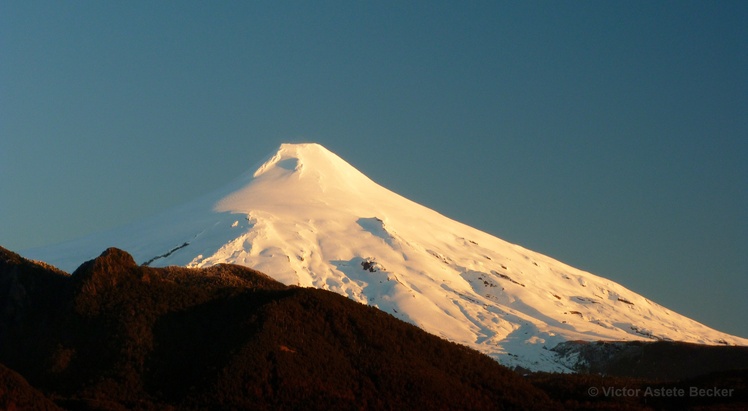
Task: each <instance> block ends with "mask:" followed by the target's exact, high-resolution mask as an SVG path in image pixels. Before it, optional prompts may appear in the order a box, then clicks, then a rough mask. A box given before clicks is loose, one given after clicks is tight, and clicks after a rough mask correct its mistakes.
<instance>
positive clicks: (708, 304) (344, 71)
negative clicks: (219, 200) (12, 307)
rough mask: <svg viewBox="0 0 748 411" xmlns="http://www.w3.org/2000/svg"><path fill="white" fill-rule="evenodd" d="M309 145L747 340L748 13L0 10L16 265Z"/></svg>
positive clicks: (428, 7)
mask: <svg viewBox="0 0 748 411" xmlns="http://www.w3.org/2000/svg"><path fill="white" fill-rule="evenodd" d="M466 3H467V4H466ZM308 141H313V142H318V143H321V144H322V145H324V146H326V147H327V148H328V149H330V150H332V151H333V152H335V153H337V154H339V155H340V156H341V157H343V158H344V159H345V160H347V161H348V162H349V163H351V164H352V165H353V166H355V167H357V168H358V169H359V170H361V171H362V172H364V173H365V174H367V175H368V176H369V177H371V178H372V179H373V180H374V181H376V182H378V183H379V184H381V185H383V186H385V187H387V188H389V189H391V190H393V191H395V192H397V193H399V194H402V195H404V196H405V197H408V198H410V199H412V200H414V201H417V202H419V203H421V204H424V205H426V206H428V207H430V208H432V209H435V210H437V211H439V212H441V213H442V214H445V215H447V216H448V217H451V218H453V219H456V220H459V221H462V222H464V223H467V224H469V225H472V226H474V227H476V228H479V229H482V230H484V231H487V232H489V233H491V234H494V235H496V236H498V237H501V238H503V239H505V240H507V241H510V242H513V243H517V244H520V245H523V246H525V247H527V248H530V249H533V250H535V251H539V252H542V253H544V254H547V255H550V256H552V257H554V258H557V259H559V260H561V261H563V262H566V263H568V264H570V265H573V266H576V267H578V268H582V269H585V270H588V271H591V272H593V273H595V274H598V275H601V276H604V277H607V278H610V279H612V280H614V281H616V282H618V283H620V284H622V285H624V286H626V287H628V288H630V289H632V290H634V291H636V292H638V293H640V294H643V295H644V296H646V297H648V298H650V299H652V300H654V301H656V302H658V303H660V304H662V305H664V306H666V307H668V308H671V309H673V310H675V311H678V312H680V313H682V314H684V315H687V316H689V317H691V318H694V319H696V320H698V321H700V322H703V323H705V324H707V325H709V326H711V327H714V328H717V329H719V330H721V331H726V332H730V333H733V334H737V335H740V336H742V337H748V320H746V319H745V314H746V313H747V312H748V297H747V296H746V293H747V292H748V164H747V163H748V2H745V1H723V2H719V1H708V2H688V1H678V2H654V1H644V2H629V1H627V2H614V1H602V2H552V1H547V2H530V1H523V2H499V1H488V2H479V1H474V2H462V1H454V2H437V1H425V2H404V1H393V2H384V1H377V2H359V1H340V2H308V1H303V2H282V1H269V2H259V1H252V2H188V1H179V2H153V1H145V2H136V1H127V2H114V1H83V2H79V1H65V2H59V1H48V2H47V1H26V0H24V1H8V0H0V173H1V174H0V176H2V178H1V179H0V245H2V246H4V247H7V248H10V249H12V250H16V251H22V250H23V249H25V248H30V247H35V246H40V245H45V244H50V243H56V242H60V241H64V240H68V239H72V238H75V237H79V236H82V235H85V234H88V233H91V232H95V231H100V230H104V229H107V228H111V227H114V226H117V225H121V224H125V223H128V222H132V221H136V220H139V219H141V218H143V217H146V216H149V215H152V214H154V213H156V212H159V211H162V210H164V209H166V208H168V207H170V206H173V205H176V204H180V203H183V202H185V201H188V200H190V199H192V198H194V197H196V196H199V195H201V194H204V193H206V192H209V191H211V190H212V189H213V188H216V187H218V186H221V185H223V184H224V183H226V182H228V181H229V180H231V179H233V178H234V177H235V176H237V175H239V174H241V173H243V172H244V171H247V170H248V169H249V168H251V167H252V166H253V165H255V164H256V163H257V162H258V161H260V160H262V159H263V158H264V156H266V155H267V154H269V153H271V152H272V151H273V150H275V149H276V148H277V146H278V145H279V144H281V143H283V142H308Z"/></svg>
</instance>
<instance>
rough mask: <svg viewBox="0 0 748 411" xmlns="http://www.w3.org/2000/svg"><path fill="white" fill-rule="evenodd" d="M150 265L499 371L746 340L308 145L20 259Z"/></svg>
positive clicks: (288, 147) (70, 265)
mask: <svg viewBox="0 0 748 411" xmlns="http://www.w3.org/2000/svg"><path fill="white" fill-rule="evenodd" d="M110 246H116V247H119V248H122V249H124V250H127V251H129V252H131V253H132V254H133V255H134V257H135V258H136V260H137V261H138V262H139V263H143V264H150V265H153V266H166V265H185V266H189V267H202V266H206V265H213V264H219V263H234V264H241V265H246V266H249V267H252V268H255V269H257V270H260V271H262V272H265V273H267V274H268V275H270V276H272V277H274V278H276V279H278V280H280V281H282V282H283V283H285V284H298V285H301V286H313V287H318V288H324V289H328V290H332V291H335V292H338V293H340V294H343V295H346V296H348V297H350V298H351V299H353V300H356V301H360V302H362V303H366V304H370V305H373V306H376V307H379V308H380V309H382V310H384V311H386V312H389V313H391V314H393V315H394V316H396V317H399V318H401V319H403V320H405V321H408V322H411V323H413V324H416V325H418V326H419V327H421V328H423V329H425V330H426V331H429V332H431V333H433V334H436V335H439V336H441V337H444V338H447V339H449V340H452V341H455V342H459V343H462V344H465V345H468V346H471V347H473V348H476V349H478V350H480V351H482V352H484V353H486V354H489V355H491V356H493V357H494V358H497V359H498V360H499V361H500V362H502V363H504V364H507V365H510V366H511V365H521V366H524V367H527V368H531V369H536V370H556V371H562V370H564V367H563V366H562V365H559V363H558V362H557V361H556V360H557V359H556V358H555V354H554V353H553V352H551V351H549V350H548V348H552V347H554V346H555V345H556V344H557V343H559V342H562V341H566V340H577V339H582V340H601V339H602V340H652V339H672V340H678V341H688V342H697V343H705V344H738V345H748V340H746V339H742V338H739V337H734V336H730V335H728V334H724V333H721V332H718V331H715V330H713V329H711V328H708V327H706V326H704V325H702V324H699V323H697V322H695V321H693V320H690V319H688V318H686V317H684V316H682V315H679V314H677V313H675V312H672V311H670V310H668V309H666V308H664V307H662V306H660V305H658V304H656V303H654V302H652V301H649V300H648V299H646V298H644V297H642V296H640V295H638V294H636V293H634V292H632V291H630V290H628V289H626V288H624V287H622V286H621V285H619V284H616V283H614V282H612V281H609V280H606V279H605V278H601V277H598V276H595V275H593V274H590V273H587V272H584V271H581V270H578V269H575V268H573V267H570V266H568V265H566V264H563V263H561V262H559V261H556V260H554V259H552V258H549V257H546V256H544V255H542V254H538V253H536V252H533V251H530V250H526V249H524V248H522V247H520V246H517V245H513V244H510V243H507V242H505V241H503V240H501V239H499V238H496V237H493V236H491V235H489V234H486V233H484V232H482V231H479V230H476V229H475V228H472V227H469V226H466V225H464V224H461V223H458V222H456V221H453V220H450V219H449V218H446V217H444V216H442V215H441V214H439V213H437V212H435V211H433V210H430V209H428V208H426V207H423V206H421V205H419V204H416V203H414V202H412V201H410V200H408V199H406V198H403V197H401V196H399V195H397V194H395V193H393V192H391V191H389V190H387V189H385V188H383V187H381V186H379V185H377V184H376V183H374V182H373V181H371V180H370V179H369V178H367V177H366V176H365V175H363V174H362V173H361V172H359V171H358V170H356V169H355V168H354V167H352V166H351V165H349V164H348V163H346V162H345V161H344V160H342V159H341V158H340V157H338V156H337V155H335V154H333V153H332V152H330V151H328V150H327V149H325V148H324V147H322V146H320V145H317V144H284V145H282V146H281V147H280V149H279V150H278V151H277V153H274V154H273V155H271V156H269V158H268V159H267V160H266V161H265V162H263V163H262V164H261V165H260V166H259V168H257V169H256V171H254V172H253V173H251V174H247V175H245V176H242V177H240V178H239V179H238V180H236V181H234V182H233V183H232V184H230V185H229V186H227V187H225V188H224V189H222V190H219V191H217V192H215V193H212V194H210V195H207V196H205V197H203V198H202V199H199V200H197V201H195V202H193V203H190V204H187V205H185V206H183V207H180V208H176V209H173V210H170V211H168V212H166V213H164V214H162V215H159V216H156V217H154V218H152V219H149V220H147V221H144V222H141V223H139V224H135V225H131V226H127V227H124V228H121V229H118V230H114V231H111V232H107V233H104V234H100V235H96V236H92V237H87V238H84V239H81V240H78V241H75V242H70V243H65V244H62V245H59V246H56V247H48V248H44V249H37V250H29V251H27V252H26V253H25V254H26V255H27V256H28V257H30V258H36V259H40V260H44V261H46V262H49V263H51V264H54V265H56V266H58V267H60V268H62V269H65V270H68V271H72V270H74V269H75V268H76V266H77V265H79V264H80V263H81V262H83V261H85V260H88V259H91V258H93V257H95V256H96V255H98V254H99V253H101V252H102V251H103V250H104V249H105V248H107V247H110Z"/></svg>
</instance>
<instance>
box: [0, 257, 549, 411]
mask: <svg viewBox="0 0 748 411" xmlns="http://www.w3.org/2000/svg"><path fill="white" fill-rule="evenodd" d="M0 363H2V364H4V365H5V366H7V367H8V368H10V370H9V369H7V368H5V367H1V368H0V371H2V373H0V377H2V378H3V381H13V383H12V384H11V383H7V384H6V385H5V389H4V390H1V391H0V406H4V407H5V408H6V409H8V408H12V407H13V406H18V407H20V408H24V407H27V408H28V407H31V408H37V406H36V405H29V404H42V405H39V407H47V408H48V409H55V407H56V406H59V407H62V408H64V409H81V410H117V409H416V408H418V409H539V408H540V409H543V408H545V409H547V408H555V407H556V403H555V402H552V401H551V400H550V399H549V397H548V396H547V395H546V394H545V393H544V392H543V391H542V390H540V389H538V388H535V387H534V386H533V385H531V384H530V382H529V381H527V380H526V379H523V378H522V377H520V376H519V375H518V374H516V373H514V372H512V371H510V370H508V369H506V368H505V367H503V366H501V365H499V364H498V363H496V362H495V361H493V360H491V359H490V358H488V357H486V356H484V355H482V354H480V353H478V352H476V351H473V350H470V349H467V348H465V347H463V346H460V345H456V344H453V343H450V342H447V341H444V340H442V339H439V338H437V337H435V336H432V335H430V334H427V333H426V332H424V331H422V330H420V329H418V328H417V327H414V326H412V325H410V324H407V323H404V322H402V321H400V320H397V319H395V318H394V317H392V316H390V315H388V314H386V313H383V312H381V311H379V310H377V309H375V308H372V307H368V306H365V305H361V304H358V303H355V302H353V301H351V300H349V299H347V298H345V297H342V296H340V295H337V294H334V293H331V292H327V291H323V290H317V289H308V288H297V287H286V286H284V285H282V284H280V283H278V282H276V281H274V280H272V279H271V278H269V277H267V276H266V275H264V274H262V273H259V272H257V271H253V270H251V269H248V268H245V267H240V266H230V265H218V266H214V267H211V268H207V269H201V270H197V269H186V268H178V267H169V268H162V269H156V268H150V267H144V266H139V265H136V264H135V262H134V261H133V259H132V257H131V256H130V255H129V254H127V253H126V252H124V251H121V250H118V249H109V250H107V251H105V252H104V253H103V254H102V255H101V256H100V257H98V258H96V259H94V260H91V261H89V262H86V263H84V264H83V265H81V267H80V268H78V270H76V271H75V273H74V274H73V275H68V274H66V273H63V272H61V271H59V270H57V269H55V268H53V267H51V266H48V265H46V264H43V263H38V262H33V261H29V260H26V259H23V258H22V257H20V256H19V255H17V254H15V253H12V252H10V251H8V250H5V249H0ZM16 373H17V374H16ZM24 379H25V381H28V384H26V383H25V381H24ZM16 386H17V387H20V388H17V389H15V391H12V390H11V389H10V388H9V387H16ZM49 399H51V400H53V401H54V404H53V403H52V402H50V401H49ZM29 401H35V402H29ZM55 404H56V405H55Z"/></svg>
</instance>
